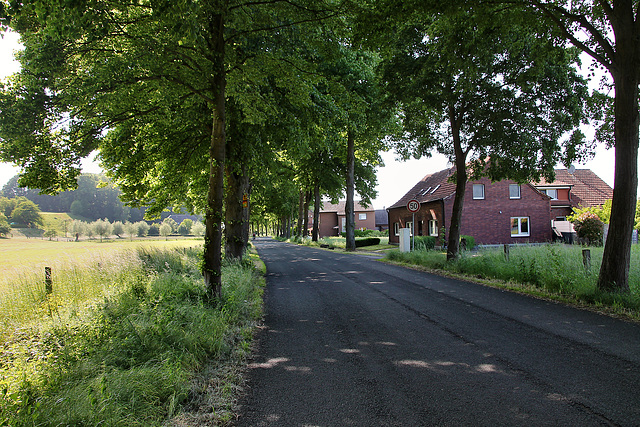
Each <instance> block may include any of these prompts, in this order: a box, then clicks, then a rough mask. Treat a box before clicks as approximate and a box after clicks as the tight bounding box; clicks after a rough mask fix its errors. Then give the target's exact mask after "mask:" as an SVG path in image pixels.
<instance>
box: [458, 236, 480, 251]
mask: <svg viewBox="0 0 640 427" xmlns="http://www.w3.org/2000/svg"><path fill="white" fill-rule="evenodd" d="M462 239H465V240H466V241H467V250H469V251H470V250H471V249H473V248H475V247H476V239H474V238H473V236H460V240H462Z"/></svg>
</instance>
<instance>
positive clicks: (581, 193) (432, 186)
mask: <svg viewBox="0 0 640 427" xmlns="http://www.w3.org/2000/svg"><path fill="white" fill-rule="evenodd" d="M455 171H456V168H455V166H454V167H451V168H448V169H444V170H441V171H439V172H435V173H432V174H430V175H427V176H425V177H424V178H422V179H421V180H420V181H418V183H417V184H416V185H414V186H413V188H412V189H411V190H409V191H408V192H407V193H406V194H405V195H404V196H403V197H402V198H401V199H400V200H398V201H397V202H396V203H394V204H393V205H391V206H390V207H389V208H390V209H391V208H398V207H403V206H406V205H407V203H408V202H409V200H412V199H415V200H417V201H418V202H420V203H427V202H432V201H435V200H444V199H446V198H447V197H450V196H452V195H453V194H455V191H456V185H455V184H454V183H453V182H451V181H449V178H450V177H451V176H452V175H454V174H455ZM555 174H556V179H555V181H553V182H547V181H545V180H542V181H541V182H539V183H536V184H533V183H532V185H533V186H535V187H536V188H538V187H567V186H570V187H571V201H572V202H573V203H574V204H575V205H579V206H583V207H590V206H600V205H602V204H604V202H605V201H607V200H609V199H611V198H612V197H613V190H612V189H611V187H609V185H607V183H606V182H604V181H603V180H602V179H600V177H598V176H597V175H596V174H595V173H593V172H592V171H591V170H590V169H576V170H575V171H574V173H572V174H570V173H569V171H568V170H567V169H556V170H555Z"/></svg>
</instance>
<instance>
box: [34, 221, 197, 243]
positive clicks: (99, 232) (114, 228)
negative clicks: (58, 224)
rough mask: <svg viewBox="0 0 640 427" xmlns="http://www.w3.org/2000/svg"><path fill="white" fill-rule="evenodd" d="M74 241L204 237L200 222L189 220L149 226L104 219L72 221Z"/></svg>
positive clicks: (55, 233) (50, 234) (52, 233)
mask: <svg viewBox="0 0 640 427" xmlns="http://www.w3.org/2000/svg"><path fill="white" fill-rule="evenodd" d="M59 231H60V230H55V229H52V230H47V231H46V232H45V237H56V236H58V235H59V234H58V233H59ZM68 231H69V232H70V233H71V235H72V236H74V237H75V239H76V240H77V239H79V238H80V237H83V236H86V237H88V238H90V239H92V238H94V237H96V236H98V237H100V239H101V240H102V239H104V238H107V237H110V236H114V235H115V236H118V237H124V236H126V237H129V238H130V239H133V238H134V237H146V236H162V237H168V236H170V235H172V234H179V235H181V236H187V235H195V236H203V235H204V224H203V223H202V222H200V221H197V222H195V223H194V222H193V221H192V220H190V219H188V218H187V219H184V220H183V221H182V222H181V223H180V224H177V223H176V222H175V221H174V220H173V219H171V218H167V219H165V220H164V221H163V222H162V223H160V224H149V223H147V222H146V221H137V222H129V221H125V222H121V221H115V222H109V221H107V220H105V219H99V220H97V221H93V222H85V221H79V220H74V221H73V222H72V223H71V225H70V227H69V230H68Z"/></svg>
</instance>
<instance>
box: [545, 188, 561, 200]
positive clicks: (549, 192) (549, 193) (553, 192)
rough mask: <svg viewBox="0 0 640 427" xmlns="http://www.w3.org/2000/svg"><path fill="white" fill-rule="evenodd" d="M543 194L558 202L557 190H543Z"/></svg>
mask: <svg viewBox="0 0 640 427" xmlns="http://www.w3.org/2000/svg"><path fill="white" fill-rule="evenodd" d="M545 193H546V194H547V196H549V197H551V200H558V190H556V189H555V188H550V189H548V190H545Z"/></svg>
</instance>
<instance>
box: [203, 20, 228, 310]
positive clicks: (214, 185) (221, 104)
mask: <svg viewBox="0 0 640 427" xmlns="http://www.w3.org/2000/svg"><path fill="white" fill-rule="evenodd" d="M211 24H212V34H214V35H215V36H214V37H215V40H214V47H213V50H214V52H213V54H214V55H215V56H216V59H217V60H218V62H219V64H220V66H219V67H218V69H217V70H216V75H215V76H214V78H213V79H214V91H215V95H214V97H215V104H214V105H213V130H212V132H211V146H210V147H209V156H210V159H211V160H210V166H209V192H208V195H207V208H206V213H205V225H206V230H205V240H204V260H203V261H204V262H203V266H202V274H203V276H204V283H205V286H206V289H207V292H208V297H209V299H210V301H211V302H215V301H218V300H220V298H221V296H222V207H223V200H224V162H225V148H226V147H225V145H226V141H225V139H226V136H225V88H226V76H225V71H224V16H223V15H217V16H216V17H215V18H214V19H213V20H212V23H211Z"/></svg>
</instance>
